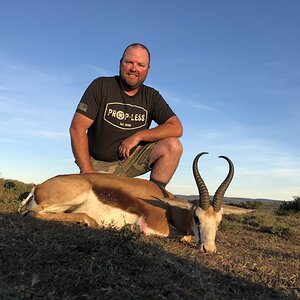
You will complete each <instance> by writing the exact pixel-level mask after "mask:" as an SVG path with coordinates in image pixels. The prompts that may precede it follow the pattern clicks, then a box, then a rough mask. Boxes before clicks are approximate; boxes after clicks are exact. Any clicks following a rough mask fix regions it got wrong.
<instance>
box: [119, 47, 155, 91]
mask: <svg viewBox="0 0 300 300" xmlns="http://www.w3.org/2000/svg"><path fill="white" fill-rule="evenodd" d="M149 69H150V67H149V56H148V53H147V51H146V50H145V49H143V48H141V47H130V48H128V49H127V50H126V52H125V54H124V57H123V59H122V60H121V62H120V76H121V79H122V80H123V82H124V83H125V84H126V88H127V89H129V90H134V89H138V88H139V86H140V85H141V84H142V83H143V82H144V81H145V80H146V77H147V74H148V72H149Z"/></svg>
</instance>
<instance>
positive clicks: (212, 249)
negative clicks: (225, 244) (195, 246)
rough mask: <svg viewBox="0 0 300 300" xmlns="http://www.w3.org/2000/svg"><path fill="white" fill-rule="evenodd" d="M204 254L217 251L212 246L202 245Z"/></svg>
mask: <svg viewBox="0 0 300 300" xmlns="http://www.w3.org/2000/svg"><path fill="white" fill-rule="evenodd" d="M201 248H202V249H203V251H204V252H205V253H216V252H217V249H216V246H215V245H214V244H203V245H202V247H201Z"/></svg>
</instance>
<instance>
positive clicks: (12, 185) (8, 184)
mask: <svg viewBox="0 0 300 300" xmlns="http://www.w3.org/2000/svg"><path fill="white" fill-rule="evenodd" d="M15 187H16V185H15V183H14V182H13V181H11V180H6V181H5V182H4V188H5V189H6V190H11V189H14V188H15Z"/></svg>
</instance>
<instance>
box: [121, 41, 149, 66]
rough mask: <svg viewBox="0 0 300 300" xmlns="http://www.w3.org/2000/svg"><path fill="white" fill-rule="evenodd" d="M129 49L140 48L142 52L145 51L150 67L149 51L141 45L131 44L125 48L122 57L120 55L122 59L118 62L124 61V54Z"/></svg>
mask: <svg viewBox="0 0 300 300" xmlns="http://www.w3.org/2000/svg"><path fill="white" fill-rule="evenodd" d="M131 47H140V48H143V49H144V50H146V51H147V53H148V57H149V66H150V51H149V49H148V48H147V47H146V46H145V45H144V44H141V43H133V44H130V45H129V46H127V47H126V48H125V50H124V52H123V55H122V57H121V59H120V62H121V61H122V60H123V59H124V55H125V52H126V51H127V50H128V49H129V48H131Z"/></svg>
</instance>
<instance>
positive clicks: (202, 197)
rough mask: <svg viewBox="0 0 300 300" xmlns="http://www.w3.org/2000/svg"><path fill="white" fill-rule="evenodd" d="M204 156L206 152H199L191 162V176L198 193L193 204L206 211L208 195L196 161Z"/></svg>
mask: <svg viewBox="0 0 300 300" xmlns="http://www.w3.org/2000/svg"><path fill="white" fill-rule="evenodd" d="M204 154H208V152H201V153H199V154H198V155H197V156H196V157H195V159H194V161H193V174H194V178H195V181H196V184H197V187H198V191H199V200H197V201H195V204H196V205H197V206H198V207H201V208H202V209H203V210H206V209H208V207H209V193H208V189H207V187H206V185H205V183H204V180H203V179H202V178H201V176H200V172H199V169H198V160H199V158H200V157H201V156H202V155H204Z"/></svg>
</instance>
